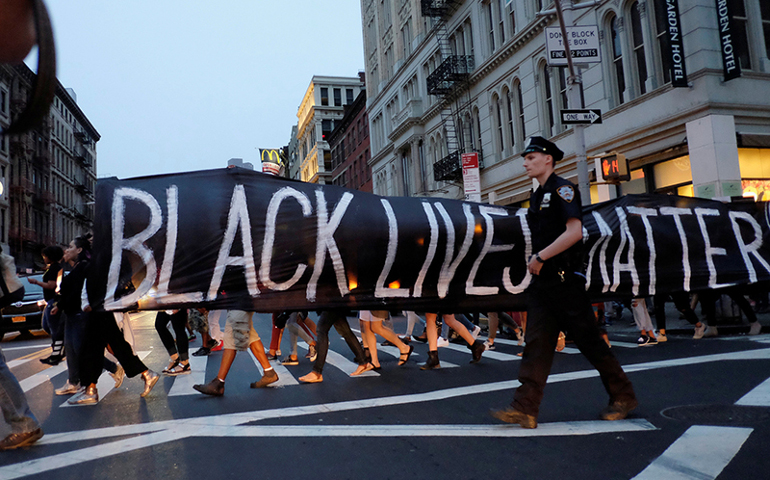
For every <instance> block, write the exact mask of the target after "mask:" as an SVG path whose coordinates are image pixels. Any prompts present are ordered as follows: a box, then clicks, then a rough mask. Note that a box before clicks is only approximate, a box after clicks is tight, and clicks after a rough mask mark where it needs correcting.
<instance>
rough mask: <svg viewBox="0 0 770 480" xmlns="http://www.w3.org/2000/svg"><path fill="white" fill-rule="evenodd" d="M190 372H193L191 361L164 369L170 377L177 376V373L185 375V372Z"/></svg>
mask: <svg viewBox="0 0 770 480" xmlns="http://www.w3.org/2000/svg"><path fill="white" fill-rule="evenodd" d="M190 372H192V370H191V369H190V364H189V363H177V364H176V365H175V366H174V368H171V369H169V370H168V371H164V372H163V373H165V374H166V375H168V376H170V377H175V376H177V375H184V374H185V373H190Z"/></svg>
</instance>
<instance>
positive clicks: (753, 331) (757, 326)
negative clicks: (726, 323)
mask: <svg viewBox="0 0 770 480" xmlns="http://www.w3.org/2000/svg"><path fill="white" fill-rule="evenodd" d="M760 333H762V324H761V323H759V322H752V324H751V328H750V329H749V335H759V334H760Z"/></svg>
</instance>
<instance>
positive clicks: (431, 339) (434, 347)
mask: <svg viewBox="0 0 770 480" xmlns="http://www.w3.org/2000/svg"><path fill="white" fill-rule="evenodd" d="M439 315H441V318H442V319H443V321H444V323H445V324H447V325H449V327H451V328H452V329H453V330H454V331H455V332H457V333H458V334H459V335H460V336H461V337H463V340H465V341H466V342H467V343H468V350H470V351H471V355H472V358H471V363H478V362H479V361H481V355H482V354H483V353H484V351H485V350H486V346H485V345H484V342H482V341H481V340H477V339H476V338H474V337H473V335H472V334H471V332H469V331H468V329H467V328H465V327H464V326H463V324H462V323H460V321H459V320H457V319H455V316H454V315H453V314H451V313H432V312H425V331H426V334H427V336H428V360H427V361H426V362H425V363H423V364H422V365H420V370H434V369H436V368H441V362H439V359H438V328H436V319H437V318H438V316H439Z"/></svg>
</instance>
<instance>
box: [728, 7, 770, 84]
mask: <svg viewBox="0 0 770 480" xmlns="http://www.w3.org/2000/svg"><path fill="white" fill-rule="evenodd" d="M743 2H744V0H735V1H733V2H732V9H733V22H732V30H733V31H734V35H733V38H734V39H735V47H736V51H737V53H738V60H739V61H740V63H741V69H743V70H751V55H750V52H749V48H750V47H749V40H748V31H747V27H746V24H747V23H748V18H747V17H746V5H745V4H744V3H743ZM759 3H760V8H762V9H763V10H770V9H769V8H768V7H767V5H765V6H764V7H763V6H762V4H767V1H766V0H765V1H760V2H759ZM762 18H763V19H764V18H765V15H762ZM765 32H767V30H765ZM765 43H767V36H765Z"/></svg>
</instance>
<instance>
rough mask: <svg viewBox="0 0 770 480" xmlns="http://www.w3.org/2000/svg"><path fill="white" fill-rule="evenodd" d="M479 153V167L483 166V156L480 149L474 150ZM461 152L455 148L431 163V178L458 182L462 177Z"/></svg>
mask: <svg viewBox="0 0 770 480" xmlns="http://www.w3.org/2000/svg"><path fill="white" fill-rule="evenodd" d="M474 152H476V153H478V154H479V168H480V169H481V168H484V161H483V156H482V154H481V151H480V150H474ZM461 158H462V152H460V151H459V150H457V151H456V152H452V153H450V154H449V155H447V156H446V157H444V158H442V159H441V160H439V161H438V162H436V163H434V164H433V178H434V179H435V180H436V181H437V182H438V181H445V182H460V181H462V179H463V165H462V161H461Z"/></svg>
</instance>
